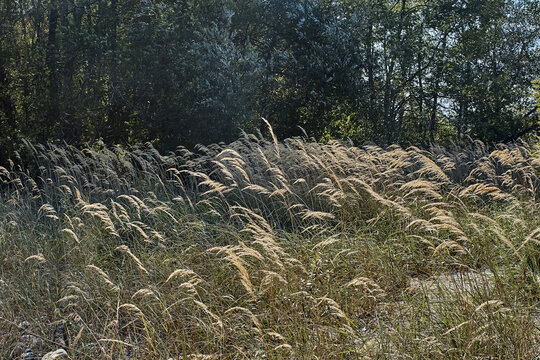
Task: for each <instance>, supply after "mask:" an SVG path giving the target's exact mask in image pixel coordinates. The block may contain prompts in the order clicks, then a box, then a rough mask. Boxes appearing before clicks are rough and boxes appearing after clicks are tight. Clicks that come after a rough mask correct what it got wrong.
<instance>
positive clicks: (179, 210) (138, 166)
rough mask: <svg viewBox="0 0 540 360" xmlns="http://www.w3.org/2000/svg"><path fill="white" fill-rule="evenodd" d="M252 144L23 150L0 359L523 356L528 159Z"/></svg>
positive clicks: (12, 173)
mask: <svg viewBox="0 0 540 360" xmlns="http://www.w3.org/2000/svg"><path fill="white" fill-rule="evenodd" d="M269 133H270V135H271V136H270V137H269V139H268V140H266V139H264V138H263V137H262V136H256V135H250V134H244V135H243V136H242V137H241V138H240V139H238V140H237V141H235V142H233V143H231V144H227V145H226V144H215V145H211V146H207V147H205V146H198V147H197V148H196V149H195V150H193V151H189V150H187V149H184V148H178V149H177V150H176V151H175V152H174V153H169V154H160V153H159V152H158V151H156V150H155V149H154V148H152V146H150V145H140V146H133V147H130V148H121V147H105V146H97V145H96V146H94V147H92V148H87V149H83V150H78V149H75V148H73V147H70V146H56V145H47V146H44V145H39V146H34V145H32V144H30V143H27V144H26V149H27V150H26V151H25V152H24V153H21V155H20V156H21V159H13V162H12V163H11V164H10V165H9V166H7V167H5V168H0V358H2V359H10V358H14V359H16V358H21V354H22V356H25V355H24V354H27V353H28V350H30V351H31V353H32V354H33V356H35V358H39V357H40V356H42V355H43V354H45V353H47V352H50V351H54V350H56V349H59V348H63V349H65V350H66V352H67V353H68V355H69V358H71V359H175V360H176V359H428V358H429V359H511V358H512V359H534V358H535V357H536V356H538V355H539V354H540V307H539V305H540V296H539V292H540V200H539V199H540V179H539V176H540V148H539V146H538V145H530V144H527V143H524V142H516V143H511V144H500V145H496V146H487V145H485V144H483V143H481V142H480V141H470V142H468V143H464V144H459V145H451V146H446V147H443V146H438V145H434V146H432V147H431V148H429V149H419V148H416V147H409V148H402V147H399V146H397V145H395V146H390V147H386V148H381V147H378V146H375V145H364V146H362V147H355V146H353V145H352V144H347V143H345V142H329V143H325V144H323V143H319V142H315V141H312V140H309V139H300V138H293V139H286V140H283V141H278V140H277V139H276V137H275V136H274V135H273V133H272V131H271V128H269ZM22 163H24V164H25V165H24V166H22V165H21V164H22ZM27 358H28V357H27Z"/></svg>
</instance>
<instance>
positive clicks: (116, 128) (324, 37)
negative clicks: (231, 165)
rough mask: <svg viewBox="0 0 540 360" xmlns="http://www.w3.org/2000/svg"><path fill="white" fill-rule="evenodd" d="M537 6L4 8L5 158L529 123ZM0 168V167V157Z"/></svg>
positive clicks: (445, 132) (0, 100) (417, 140)
mask: <svg viewBox="0 0 540 360" xmlns="http://www.w3.org/2000/svg"><path fill="white" fill-rule="evenodd" d="M539 10H540V9H539V5H538V2H536V1H529V0H526V1H506V0H496V1H491V0H490V1H488V0H475V1H461V0H460V1H448V0H436V1H421V2H417V1H414V2H413V1H410V0H402V1H397V2H396V1H393V2H390V1H383V0H376V1H371V0H370V1H368V0H359V1H350V0H339V1H329V0H308V1H302V2H299V1H296V0H284V1H270V2H268V1H262V0H241V1H232V0H204V1H181V2H174V1H172V2H171V1H166V0H156V1H142V2H140V1H135V0H97V1H95V0H66V1H58V0H45V1H40V2H37V3H35V2H32V1H29V0H21V1H4V2H2V4H1V5H0V24H2V26H0V126H1V129H2V134H1V135H0V146H1V147H2V149H3V150H5V151H3V153H2V154H0V157H1V158H4V159H3V160H5V157H7V154H8V153H11V152H12V151H13V150H15V149H17V148H18V147H20V146H19V145H20V141H21V139H22V138H27V139H30V140H33V141H37V142H45V141H56V142H61V141H66V142H68V143H70V144H74V145H77V146H80V145H82V144H84V143H91V142H93V141H95V140H96V139H100V138H101V139H103V141H104V142H105V143H107V144H118V143H120V144H126V143H135V142H144V141H154V142H155V143H156V144H157V145H158V146H159V147H160V148H162V149H167V150H172V149H174V148H175V147H176V146H177V145H180V144H183V145H185V146H189V147H192V146H194V145H195V144H197V143H212V142H219V141H225V142H228V141H231V140H233V139H234V138H235V137H236V136H237V135H238V133H239V129H246V130H256V129H261V130H263V131H264V127H261V126H262V122H261V120H260V117H264V118H266V119H268V120H269V121H270V122H271V123H272V124H274V127H275V131H276V133H277V134H278V135H281V136H284V137H288V136H294V135H301V134H302V132H301V130H300V129H299V127H302V128H303V129H305V130H306V132H307V133H308V134H309V135H310V136H313V137H315V138H319V139H321V138H325V139H328V138H350V139H352V140H354V141H355V142H358V143H361V142H364V141H375V142H377V143H380V144H390V143H393V142H399V143H403V144H423V145H425V144H427V143H429V142H433V141H437V140H438V139H447V138H452V139H454V140H455V139H461V138H464V137H467V136H470V137H473V138H478V139H482V140H487V141H499V140H508V139H513V138H514V137H516V136H518V135H520V134H521V133H522V132H527V130H528V129H529V128H530V127H531V125H532V120H531V117H530V116H529V115H528V114H530V111H531V108H532V107H533V106H534V105H533V103H532V100H531V99H530V97H529V96H528V94H529V93H530V91H531V80H533V79H534V77H535V76H538V73H539V68H538V64H540V55H539V54H540V53H539V52H538V44H539V37H538V36H539V35H538V34H539V33H540V32H539V31H538V30H539V29H540V23H539V19H538V16H537V14H538V12H539ZM0 161H2V159H0Z"/></svg>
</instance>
